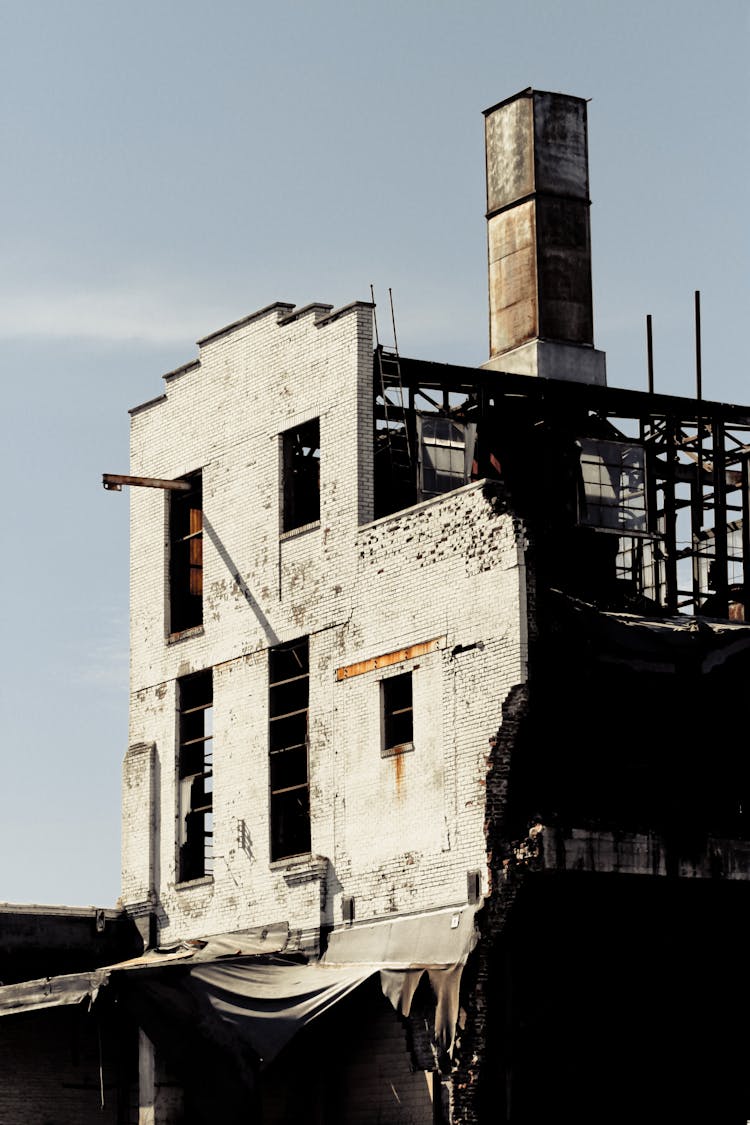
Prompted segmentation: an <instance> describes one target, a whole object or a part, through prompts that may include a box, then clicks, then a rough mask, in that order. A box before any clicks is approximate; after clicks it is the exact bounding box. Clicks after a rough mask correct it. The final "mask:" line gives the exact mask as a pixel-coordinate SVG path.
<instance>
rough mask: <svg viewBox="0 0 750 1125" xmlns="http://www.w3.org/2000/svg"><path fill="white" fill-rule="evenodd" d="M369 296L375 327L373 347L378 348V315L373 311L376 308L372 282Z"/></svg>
mask: <svg viewBox="0 0 750 1125" xmlns="http://www.w3.org/2000/svg"><path fill="white" fill-rule="evenodd" d="M370 296H371V298H372V322H373V324H374V325H375V347H376V348H379V347H380V340H379V338H378V314H377V312H376V311H375V309H376V308H377V306H376V304H375V290H374V288H373V285H372V282H370Z"/></svg>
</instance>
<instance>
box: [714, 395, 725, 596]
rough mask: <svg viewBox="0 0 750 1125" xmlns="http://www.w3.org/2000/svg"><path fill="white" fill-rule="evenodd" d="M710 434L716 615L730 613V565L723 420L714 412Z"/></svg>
mask: <svg viewBox="0 0 750 1125" xmlns="http://www.w3.org/2000/svg"><path fill="white" fill-rule="evenodd" d="M711 434H712V436H713V449H712V450H711V455H712V457H711V459H712V461H713V492H714V502H713V512H714V593H715V595H716V601H717V603H718V606H717V608H718V612H717V614H716V616H717V617H728V616H729V565H728V559H727V555H728V550H727V539H728V536H727V472H726V450H725V442H724V423H723V420H722V419H721V418H720V417H719V416H718V415H717V416H715V417H714V418H712V419H711Z"/></svg>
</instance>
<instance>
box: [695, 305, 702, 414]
mask: <svg viewBox="0 0 750 1125" xmlns="http://www.w3.org/2000/svg"><path fill="white" fill-rule="evenodd" d="M695 397H696V398H697V399H698V402H700V401H701V399H702V398H703V370H702V364H701V294H700V290H699V289H696V291H695Z"/></svg>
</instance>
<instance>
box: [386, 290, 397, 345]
mask: <svg viewBox="0 0 750 1125" xmlns="http://www.w3.org/2000/svg"><path fill="white" fill-rule="evenodd" d="M388 300H389V301H390V302H391V324H392V325H393V348H394V351H395V352H396V355H398V340H397V339H396V317H395V315H394V313H393V290H392V289H391V287H390V285H389V286H388Z"/></svg>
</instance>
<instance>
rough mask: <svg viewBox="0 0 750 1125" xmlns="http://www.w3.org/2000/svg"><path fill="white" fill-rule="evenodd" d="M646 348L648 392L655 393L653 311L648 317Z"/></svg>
mask: <svg viewBox="0 0 750 1125" xmlns="http://www.w3.org/2000/svg"><path fill="white" fill-rule="evenodd" d="M646 350H647V352H648V393H649V394H650V395H652V394H653V393H654V338H653V335H652V331H651V313H649V314H648V315H647V317H646Z"/></svg>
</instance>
